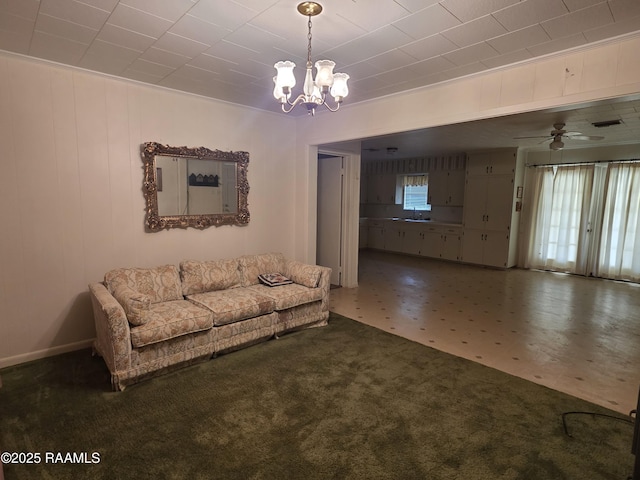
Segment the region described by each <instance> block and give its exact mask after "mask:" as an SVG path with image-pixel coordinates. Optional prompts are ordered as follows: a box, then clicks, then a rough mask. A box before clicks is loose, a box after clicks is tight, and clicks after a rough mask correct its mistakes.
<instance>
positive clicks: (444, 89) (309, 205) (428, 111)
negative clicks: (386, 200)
mask: <svg viewBox="0 0 640 480" xmlns="http://www.w3.org/2000/svg"><path fill="white" fill-rule="evenodd" d="M639 51H640V36H638V35H635V36H628V37H622V38H620V39H618V40H617V41H611V42H606V43H603V44H600V45H596V46H592V47H588V48H582V49H576V50H574V51H571V52H569V53H565V54H559V55H553V56H549V57H545V58H540V59H537V60H532V61H528V62H523V63H521V64H518V65H514V66H511V67H507V68H502V69H497V70H494V71H490V72H486V73H480V74H476V75H472V76H469V77H467V78H462V79H459V80H456V81H451V82H446V83H442V84H439V85H434V86H431V87H425V88H420V89H416V90H413V91H410V92H405V93H402V94H397V95H390V96H388V97H385V98H381V99H377V100H372V101H369V102H362V103H359V104H355V105H349V97H347V99H346V100H345V103H344V105H343V106H342V107H341V108H340V112H339V113H337V114H336V113H324V112H320V113H318V114H316V116H315V117H304V118H301V119H300V120H299V121H298V125H297V132H298V142H297V147H296V148H297V155H298V157H299V158H300V159H301V161H302V160H304V159H305V158H306V159H308V164H307V165H308V166H309V171H308V172H306V173H305V175H304V178H301V179H300V181H305V184H304V185H303V184H298V185H297V194H296V203H297V204H298V205H299V206H300V208H299V209H298V210H297V211H296V215H297V216H298V218H297V220H296V225H297V229H296V237H297V238H300V242H298V243H297V244H296V249H297V255H298V257H302V258H306V259H313V258H315V232H314V231H313V229H312V227H313V226H314V225H315V216H314V215H315V213H314V212H315V203H314V201H315V183H316V179H315V170H314V168H315V166H314V164H313V155H314V154H313V150H312V149H310V148H309V146H310V145H311V146H313V145H322V144H330V143H335V142H344V141H352V140H356V139H362V138H367V137H371V136H377V135H385V134H391V133H398V132H403V131H407V130H414V129H420V128H428V127H435V126H439V125H448V124H453V123H459V122H466V121H471V120H479V119H483V118H491V117H496V116H501V115H510V114H516V113H523V112H527V111H534V110H542V109H547V108H552V107H557V106H565V105H573V104H581V103H586V102H591V101H596V100H602V99H607V98H615V97H622V96H629V95H638V94H640V61H638V52H639ZM353 228H355V229H357V225H354V226H353Z"/></svg>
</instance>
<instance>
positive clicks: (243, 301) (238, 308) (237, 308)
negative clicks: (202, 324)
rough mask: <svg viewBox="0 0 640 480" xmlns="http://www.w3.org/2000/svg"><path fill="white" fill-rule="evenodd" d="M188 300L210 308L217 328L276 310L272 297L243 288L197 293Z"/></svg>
mask: <svg viewBox="0 0 640 480" xmlns="http://www.w3.org/2000/svg"><path fill="white" fill-rule="evenodd" d="M265 288H267V287H265ZM187 299H188V300H189V301H191V302H193V303H194V304H196V305H199V306H201V307H205V308H208V309H209V310H210V311H211V312H212V313H213V324H214V325H216V326H219V325H226V324H228V323H233V322H238V321H240V320H245V319H247V318H251V317H258V316H260V315H266V314H267V313H271V312H273V311H274V309H275V300H274V299H273V298H272V297H270V296H267V295H262V294H260V293H259V292H256V291H253V290H250V289H248V288H242V287H241V288H231V289H229V290H218V291H215V292H207V293H196V294H193V295H189V296H188V297H187Z"/></svg>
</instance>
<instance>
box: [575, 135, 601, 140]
mask: <svg viewBox="0 0 640 480" xmlns="http://www.w3.org/2000/svg"><path fill="white" fill-rule="evenodd" d="M567 137H568V138H570V139H571V140H602V139H603V138H604V137H601V136H599V135H567Z"/></svg>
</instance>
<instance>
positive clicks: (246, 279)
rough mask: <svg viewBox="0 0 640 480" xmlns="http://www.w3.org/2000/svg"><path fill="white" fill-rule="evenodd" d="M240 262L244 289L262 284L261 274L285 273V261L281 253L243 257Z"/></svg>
mask: <svg viewBox="0 0 640 480" xmlns="http://www.w3.org/2000/svg"><path fill="white" fill-rule="evenodd" d="M239 261H240V277H241V279H242V286H243V287H248V286H249V285H256V284H258V283H260V280H259V279H258V275H260V274H263V273H274V272H284V266H285V259H284V255H282V254H281V253H263V254H260V255H243V256H242V257H240V258H239Z"/></svg>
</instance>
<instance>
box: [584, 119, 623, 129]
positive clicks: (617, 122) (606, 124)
mask: <svg viewBox="0 0 640 480" xmlns="http://www.w3.org/2000/svg"><path fill="white" fill-rule="evenodd" d="M621 123H622V120H607V121H606V122H594V123H592V124H591V125H593V126H594V127H596V128H604V127H610V126H612V125H620V124H621Z"/></svg>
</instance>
